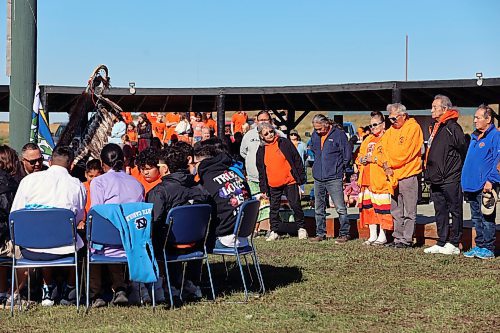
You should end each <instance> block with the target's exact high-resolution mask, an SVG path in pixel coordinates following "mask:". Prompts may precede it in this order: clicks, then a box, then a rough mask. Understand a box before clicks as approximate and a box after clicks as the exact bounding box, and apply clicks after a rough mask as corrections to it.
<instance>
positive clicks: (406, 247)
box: [394, 243, 411, 249]
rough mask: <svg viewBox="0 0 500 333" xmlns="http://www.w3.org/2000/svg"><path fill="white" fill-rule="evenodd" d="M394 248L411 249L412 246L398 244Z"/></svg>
mask: <svg viewBox="0 0 500 333" xmlns="http://www.w3.org/2000/svg"><path fill="white" fill-rule="evenodd" d="M394 247H395V248H396V249H411V244H405V243H397V244H396V246H394Z"/></svg>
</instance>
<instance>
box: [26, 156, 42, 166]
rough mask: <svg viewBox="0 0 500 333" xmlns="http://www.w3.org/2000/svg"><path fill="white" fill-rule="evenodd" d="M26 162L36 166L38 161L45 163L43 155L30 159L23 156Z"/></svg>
mask: <svg viewBox="0 0 500 333" xmlns="http://www.w3.org/2000/svg"><path fill="white" fill-rule="evenodd" d="M23 160H25V161H26V162H28V163H29V164H30V165H31V166H34V165H35V164H37V163H40V164H42V163H43V157H39V158H36V159H34V160H28V159H27V158H23Z"/></svg>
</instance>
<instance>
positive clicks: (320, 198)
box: [311, 114, 352, 244]
mask: <svg viewBox="0 0 500 333" xmlns="http://www.w3.org/2000/svg"><path fill="white" fill-rule="evenodd" d="M312 123H313V127H314V132H313V134H312V137H311V146H312V151H313V153H314V156H315V159H314V164H313V170H312V171H313V178H314V194H315V201H314V210H315V215H316V237H313V238H311V241H315V242H319V241H322V240H324V239H325V238H326V225H325V220H326V200H325V198H326V193H327V192H328V193H330V197H331V198H332V201H333V203H334V204H335V209H336V210H337V213H338V214H339V220H340V231H339V237H338V238H337V239H336V240H335V243H336V244H343V243H345V242H347V241H348V240H349V239H350V236H349V229H350V225H349V219H348V217H347V208H346V205H345V202H344V192H343V186H342V181H343V178H344V171H345V169H346V167H347V165H348V164H349V163H350V161H351V158H352V151H351V147H350V145H349V144H348V142H347V136H346V135H345V133H344V131H343V130H341V129H339V128H337V127H336V126H334V123H333V122H332V121H331V120H330V119H328V118H327V117H325V116H324V115H322V114H319V115H316V116H314V118H313V121H312Z"/></svg>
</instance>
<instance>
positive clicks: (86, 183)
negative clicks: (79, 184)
mask: <svg viewBox="0 0 500 333" xmlns="http://www.w3.org/2000/svg"><path fill="white" fill-rule="evenodd" d="M83 185H84V186H85V189H86V190H87V202H86V203H85V215H87V213H88V212H89V210H90V206H91V202H90V182H89V181H88V180H87V181H86V182H84V183H83Z"/></svg>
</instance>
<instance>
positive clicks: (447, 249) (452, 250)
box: [439, 243, 460, 255]
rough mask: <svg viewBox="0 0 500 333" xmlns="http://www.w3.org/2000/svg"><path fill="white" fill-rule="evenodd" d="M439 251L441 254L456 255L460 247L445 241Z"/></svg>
mask: <svg viewBox="0 0 500 333" xmlns="http://www.w3.org/2000/svg"><path fill="white" fill-rule="evenodd" d="M439 253H441V254H454V255H458V254H460V249H459V248H458V247H456V246H455V245H453V244H451V243H446V244H444V246H443V247H442V248H441V249H440V250H439Z"/></svg>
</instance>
